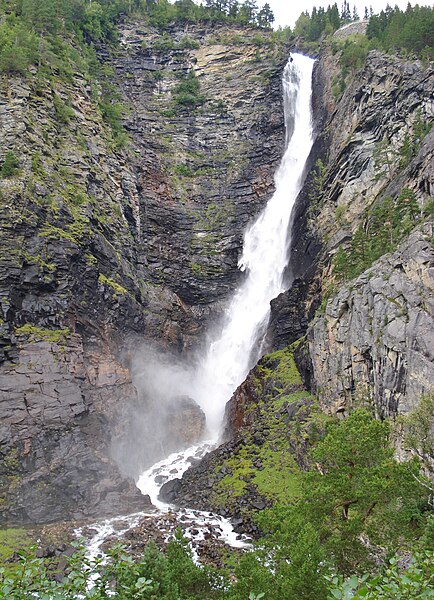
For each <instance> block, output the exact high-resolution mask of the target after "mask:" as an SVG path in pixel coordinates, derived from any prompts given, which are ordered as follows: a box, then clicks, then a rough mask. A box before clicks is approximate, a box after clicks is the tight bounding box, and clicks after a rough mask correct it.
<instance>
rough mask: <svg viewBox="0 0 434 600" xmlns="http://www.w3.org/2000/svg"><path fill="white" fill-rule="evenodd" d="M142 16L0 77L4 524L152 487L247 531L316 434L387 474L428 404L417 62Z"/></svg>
mask: <svg viewBox="0 0 434 600" xmlns="http://www.w3.org/2000/svg"><path fill="white" fill-rule="evenodd" d="M162 4H164V3H162ZM175 4H177V3H175ZM160 9H161V7H160ZM8 10H9V9H8ZM155 10H157V9H155ZM161 10H162V9H161ZM150 14H151V13H149V11H145V12H140V10H137V12H134V11H132V12H131V13H130V12H129V11H128V10H125V11H124V12H121V13H120V15H118V16H117V17H116V19H114V20H113V23H112V24H111V25H110V27H112V33H110V35H108V34H107V35H106V36H105V37H104V36H102V37H100V38H99V39H96V38H95V39H94V40H92V41H91V42H89V40H91V37H86V36H89V35H90V34H89V32H88V30H85V34H84V37H83V40H84V42H83V44H84V45H82V46H80V44H81V42H80V43H79V42H76V41H75V38H74V37H73V35H72V34H70V33H68V34H65V33H64V32H63V33H62V35H63V36H64V37H65V40H66V41H65V44H66V45H65V48H70V49H69V50H68V51H66V50H65V49H64V51H62V52H64V54H63V55H62V56H67V58H66V59H64V58H62V59H60V58H59V60H58V61H57V62H55V63H50V61H51V60H52V58H51V57H52V54H50V53H47V56H45V55H44V57H43V59H41V60H39V62H38V61H35V62H34V63H32V64H30V65H29V66H28V68H27V69H26V71H25V73H23V72H19V71H16V70H13V69H12V70H10V71H8V70H2V72H1V75H0V88H1V93H2V102H1V103H0V119H1V127H0V141H1V145H0V148H1V149H0V163H1V165H2V167H1V170H2V176H1V178H0V202H1V206H2V210H1V214H0V221H1V248H0V252H1V254H0V281H1V284H0V288H1V293H0V307H1V312H0V361H1V364H0V417H1V423H0V454H1V459H2V460H1V464H0V505H1V508H2V510H1V514H0V518H1V523H2V527H3V528H4V530H5V531H8V530H12V529H13V528H21V527H23V526H24V527H26V528H27V527H30V528H34V527H36V528H37V529H36V530H35V531H40V529H39V528H41V527H43V528H45V527H47V531H48V530H49V529H50V527H51V526H54V528H55V527H56V526H57V525H58V524H67V525H66V527H67V528H68V529H69V530H71V529H75V528H77V527H84V528H85V527H86V523H88V524H89V523H93V522H94V521H95V520H96V519H104V518H110V517H114V516H119V515H127V514H136V513H139V512H140V513H142V512H144V513H147V514H151V513H152V511H153V510H154V507H153V505H155V504H158V502H161V499H163V500H164V501H165V502H169V503H170V504H174V505H177V506H180V507H184V509H188V510H196V511H206V512H208V511H212V512H213V513H215V514H216V515H218V517H216V518H220V517H222V518H223V519H231V520H232V522H233V524H234V526H235V531H237V532H239V533H247V534H249V535H250V536H253V537H256V538H257V537H258V536H260V535H261V534H262V532H263V529H261V527H263V525H258V522H260V519H261V514H262V513H264V514H267V510H268V509H271V510H272V509H273V507H276V506H277V507H278V508H279V507H281V506H287V505H288V503H289V505H290V506H292V505H297V502H299V499H300V498H302V497H303V496H302V493H303V492H302V490H305V489H307V488H309V483H306V481H309V477H311V478H312V479H313V478H314V476H315V475H314V474H312V473H313V472H314V471H315V464H317V465H321V464H322V463H321V460H320V459H318V458H315V460H314V459H313V458H312V456H313V455H314V453H315V452H316V448H317V446H318V445H319V447H320V448H321V447H322V446H321V443H322V440H324V439H328V438H327V435H328V432H333V431H334V429H333V428H334V427H338V426H340V427H343V428H345V427H351V423H352V420H351V419H352V418H354V419H357V415H358V411H359V410H364V411H366V412H367V413H369V414H370V415H371V416H372V417H374V418H373V419H372V420H373V423H374V425H372V427H373V428H375V427H376V426H377V425H376V424H377V423H380V424H386V425H387V427H389V423H390V424H393V435H392V433H391V434H390V439H392V438H393V440H394V444H395V445H394V452H395V456H397V457H399V458H400V460H401V461H402V464H403V465H406V464H407V459H408V457H409V452H410V450H409V448H408V441H407V440H408V435H407V433H405V431H406V427H409V425H407V423H411V422H412V421H411V419H414V418H416V417H414V415H415V414H416V415H418V414H420V407H421V406H422V408H423V407H424V406H428V404H424V402H425V403H426V402H429V398H432V391H433V384H434V362H433V361H434V356H433V350H432V348H433V344H432V336H433V331H434V323H433V302H432V299H433V291H434V281H433V273H434V270H433V269H434V250H433V246H432V196H433V181H434V172H433V164H434V163H433V145H434V132H433V130H432V122H433V117H434V112H433V105H432V89H433V87H434V85H433V84H434V72H433V68H432V60H431V59H430V58H429V57H428V58H426V57H425V56H423V57H422V56H416V54H411V52H408V53H407V54H406V53H405V52H401V53H399V52H389V53H386V52H384V51H383V50H382V49H379V48H378V47H373V46H371V47H369V48H368V46H367V44H368V42H366V39H367V38H366V36H365V35H364V34H363V33H360V31H361V30H365V29H366V23H365V24H364V25H363V24H362V25H360V24H357V32H356V33H353V32H352V29H351V26H347V27H346V29H345V30H344V31H342V30H338V32H337V33H336V35H333V34H327V36H325V37H324V39H322V41H321V43H318V44H312V43H311V42H309V41H308V40H307V39H304V38H302V37H300V36H299V37H295V36H294V35H292V34H290V33H289V34H288V33H285V32H272V31H271V30H269V29H267V28H261V27H256V26H253V25H252V24H250V25H249V24H247V25H246V24H240V23H238V22H230V21H227V20H225V19H223V20H219V19H215V20H212V19H209V20H207V19H202V18H201V19H197V20H193V19H192V20H189V18H184V17H182V18H180V19H171V20H170V19H169V20H168V21H167V22H164V23H160V22H157V21H156V17H155V16H154V17H152V14H151V16H149V15H150ZM17 18H21V16H20V15H18V17H17ZM153 19H154V20H153ZM359 30H360V31H359ZM113 32H114V33H113ZM38 35H39V34H38ZM41 35H45V33H43V34H41ZM47 35H48V34H47ZM62 35H60V36H59V38H62ZM74 35H75V34H74ZM110 36H112V38H110ZM353 36H355V37H353ZM358 36H360V37H358ZM16 39H18V38H16ZM47 39H48V38H47ZM77 39H78V38H77ZM59 43H60V42H59ZM41 47H42V46H41ZM2 48H3V47H1V48H0V57H1V56H3V55H1V52H3V50H2ZM90 49H92V50H90ZM353 52H354V55H356V54H357V52H360V53H361V55H360V56H361V58H360V57H358V55H357V57H356V58H354V57H353V54H352V53H353ZM303 55H304V56H303ZM288 56H290V62H287V61H288ZM308 56H312V57H315V61H314V59H313V58H308ZM63 60H64V61H65V62H62V61H63ZM44 61H47V62H44ZM285 65H286V66H285ZM282 73H283V79H282ZM311 81H312V92H310V91H309V89H308V88H309V86H310V82H311ZM310 93H311V94H312V96H310ZM282 97H283V98H284V101H283V103H282ZM310 107H311V112H310V110H309V108H310ZM291 111H294V113H292V112H291ZM282 157H283V158H282ZM14 165H15V166H14ZM427 398H428V400H426V399H427ZM427 410H428V409H427ZM418 411H419V413H418ZM428 412H429V411H428ZM347 422H348V423H349V424H348V425H346V424H345V423H347ZM431 423H432V421H431ZM386 425H385V426H386ZM378 427H380V425H378ZM390 427H392V425H390ZM399 428H401V429H399ZM428 431H429V429H428ZM377 433H378V432H377ZM219 435H220V437H219ZM381 435H382V434H381ZM381 435H380V433H378V439H380V438H381ZM406 436H407V437H406ZM428 438H429V436H428ZM361 439H363V436H362V435H361ZM381 439H382V438H381ZM388 439H389V438H388ZM203 440H206V441H205V442H203ZM217 441H218V443H217ZM202 442H203V443H204V448H205V450H206V453H204V452H201V451H200V450H199V455H200V460H199V455H198V454H197V450H196V448H197V446H198V445H199V446H200V444H201V443H202ZM190 447H194V448H195V450H193V451H191V452H189V448H190ZM411 448H412V450H411V451H412V452H414V453H415V454H418V453H419V454H420V455H421V456H423V460H422V463H423V469H424V470H423V476H424V477H425V476H430V474H431V475H432V472H431V471H430V469H431V468H432V457H431V456H430V450H429V449H428V451H426V450H423V451H422V450H421V449H420V447H417V448H416V450H415V449H414V448H413V447H411ZM424 448H425V447H424ZM177 451H179V453H183V460H182V467H181V466H179V464H178V465H170V464H169V465H162V464H161V463H160V461H162V459H164V458H165V457H167V456H169V455H170V456H174V457H175V458H176V456H175V454H174V453H176V452H177ZM204 454H206V455H204ZM377 454H378V456H380V455H381V452H378V453H377ZM184 459H185V460H184ZM390 460H392V459H390ZM315 461H316V462H315ZM430 461H431V462H430ZM169 462H170V461H169ZM154 464H158V465H159V466H158V470H154V469H153V465H154ZM187 467H188V468H187ZM319 468H320V467H319ZM153 471H154V472H153ZM325 472H326V470H324V473H325ZM141 475H142V477H140V476H141ZM156 477H157V478H158V481H156ZM418 477H419V476H418ZM137 481H138V482H139V483H138V485H139V488H140V490H141V491H142V492H143V494H142V493H141V492H140V491H139V489H137V487H136V482H137ZM147 486H151V487H147ZM161 486H162V489H161V498H160V500H156V498H155V495H156V493H157V492H158V491H159V488H160V487H161ZM410 487H411V486H409V488H408V489H410ZM320 488H321V486H320V485H319V487H318V489H320ZM365 488H366V486H365ZM309 489H310V488H309ZM393 489H395V488H393ZM151 491H152V494H151V493H150V492H151ZM148 493H150V496H152V498H151V497H149V496H147V494H148ZM418 493H419V492H418ZM410 496H411V494H410V492H409V497H410ZM397 497H399V498H401V497H400V496H398V495H397ZM388 501H389V499H387V500H384V506H388V504H387V503H388ZM417 502H419V504H418V506H419V507H420V506H422V505H423V506H424V507H425V504H423V502H425V503H426V500H423V501H422V500H418V501H417ZM417 502H416V501H415V503H416V504H417ZM360 503H362V500H361V501H360ZM323 504H324V505H325V504H326V503H323ZM404 504H405V502H403V505H404ZM378 505H381V502H378ZM395 508H396V507H395ZM366 510H367V511H368V513H369V514H368V515H367V516H366V520H368V516H369V517H370V516H371V513H370V512H369V510H370V509H369V505H368V506H367V508H366ZM372 510H373V509H372ZM397 510H398V509H397ZM418 510H419V509H418ZM421 510H422V509H421ZM423 511H425V512H423ZM427 511H428V509H426V508H423V510H422V512H423V515H425V514H426V513H427ZM373 512H375V511H374V510H373ZM391 512H393V510H392V511H391ZM258 515H259V517H258ZM305 517H306V515H305ZM309 518H310V517H309ZM309 518H308V517H306V518H305V521H306V522H307V523H310V521H309ZM423 518H425V516H424V517H423ZM258 519H259V521H258ZM422 520H423V519H422V517H420V522H422ZM325 521H326V519H325V520H324V522H325ZM222 522H223V521H222ZM225 522H226V521H225ZM294 522H295V521H294ZM156 523H158V522H157V521H156ZM312 523H315V520H313V521H312ZM340 526H341V524H339V527H340ZM137 527H138V528H139V529H137ZM140 527H142V525H137V526H136V530H137V531H139V530H140ZM153 527H154V529H153V531H154V533H155V536H156V537H158V536H157V533H156V530H157V529H158V527H159V525H158V524H157V525H154V526H153ZM164 527H165V526H164ZM164 527H163V525H161V528H162V531H163V529H164ZM188 528H189V531H190V530H191V529H194V526H193V525H191V526H190V525H189V526H188ZM188 528H187V526H185V531H187V529H188ZM316 528H317V530H318V531H320V530H321V528H320V526H317V527H316ZM265 529H266V528H265ZM391 529H393V528H391ZM84 530H85V529H83V531H84ZM137 531H136V533H134V532H133V533H131V536H132V537H131V538H130V539H131V540H133V541H132V542H131V544H132V545H134V543H137V544H138V545H140V543H141V542H139V541H137V539H138V538H140V535H142V533H143V530H140V532H141V533H140V532H139V533H137ZM414 532H416V525H414V530H413V535H414V537H415V538H418V536H419V533H417V534H416V533H414ZM158 535H159V538H163V537H164V535H163V534H162V533H161V532H160V533H159V534H158ZM303 535H304V534H303ZM306 535H307V534H306ZM363 535H365V534H364V533H363V534H361V538H363ZM134 536H138V537H136V538H134ZM296 537H297V536H296ZM325 537H326V536H325ZM344 537H345V536H343V538H344ZM151 538H152V535H151ZM302 538H303V536H301V535H300V539H302ZM125 539H128V536H127V537H126V538H125ZM303 539H304V538H303ZM134 540H135V541H134ZM375 543H378V545H379V547H383V546H382V544H383V545H384V543H385V542H384V540H381V542H375ZM210 545H212V542H211V543H210ZM141 547H143V543H142V546H141ZM327 548H328V549H330V548H332V545H330V546H327ZM219 552H220V551H219ZM217 554H218V553H217ZM223 554H224V551H223V550H222V551H221V555H223ZM221 555H220V554H219V557H218V558H217V559H216V561H217V563H219V564H220V562H221V561H222V560H223V559H222V558H221ZM336 556H337V554H336ZM321 560H322V559H321ZM321 560H320V559H319V562H321ZM336 560H338V559H336ZM219 561H220V562H219ZM321 564H322V563H321ZM339 568H341V567H339ZM345 569H347V571H345ZM341 572H342V573H351V571H350V570H349V568H347V566H345V567H342V570H341ZM240 581H241V579H240ZM255 590H256V588H255V589H254V588H253V587H252V588H249V589H248V590H245V591H244V592H243V593H244V596H242V597H248V595H249V593H250V592H254V591H255ZM259 591H260V590H259V588H258V593H259ZM276 593H277V592H276ZM245 594H247V595H245ZM210 597H211V596H210ZM217 597H218V596H217ZM222 597H223V596H222ZM234 597H235V596H234ZM240 597H241V596H240ZM292 597H294V598H295V597H296V596H294V595H293V596H291V598H292ZM300 597H302V596H300ZM324 597H325V596H324ZM237 598H238V597H237ZM273 598H274V596H273Z"/></svg>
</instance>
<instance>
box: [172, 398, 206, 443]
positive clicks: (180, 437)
mask: <svg viewBox="0 0 434 600" xmlns="http://www.w3.org/2000/svg"><path fill="white" fill-rule="evenodd" d="M170 404H171V410H170V413H169V415H168V416H167V419H166V431H167V432H168V436H169V439H171V440H172V442H173V444H174V446H175V447H178V448H179V447H180V446H181V447H182V446H186V447H188V446H192V445H193V444H195V443H196V442H198V441H199V440H200V439H202V438H203V435H204V433H205V428H206V417H205V413H204V412H203V410H202V409H201V408H200V406H199V405H198V404H197V403H196V402H195V401H194V400H193V399H192V398H189V397H188V396H178V397H175V398H173V400H172V401H171V403H170Z"/></svg>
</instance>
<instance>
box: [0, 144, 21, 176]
mask: <svg viewBox="0 0 434 600" xmlns="http://www.w3.org/2000/svg"><path fill="white" fill-rule="evenodd" d="M19 171H20V163H19V161H18V158H17V157H16V156H15V154H14V152H12V151H11V150H9V151H8V152H6V156H5V159H4V161H3V164H2V166H1V169H0V176H1V177H3V178H5V179H6V178H8V177H13V176H14V175H17V174H18V173H19Z"/></svg>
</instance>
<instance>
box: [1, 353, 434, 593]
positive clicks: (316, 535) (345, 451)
mask: <svg viewBox="0 0 434 600" xmlns="http://www.w3.org/2000/svg"><path fill="white" fill-rule="evenodd" d="M274 360H277V359H276V357H275V356H274ZM284 361H285V362H286V367H284V368H282V369H281V373H282V374H283V373H284V372H285V370H286V368H288V367H289V368H290V370H292V367H290V362H291V361H290V360H289V359H288V351H286V352H285V358H284ZM269 367H270V363H268V366H267V367H266V368H269ZM268 383H270V381H268ZM277 387H279V385H278V386H277ZM264 389H265V388H264ZM419 412H420V414H416V413H414V414H413V415H410V417H407V418H406V419H404V420H408V425H409V431H412V435H416V438H417V444H419V442H420V440H421V439H425V435H426V425H423V426H422V428H420V423H426V422H427V416H428V417H432V414H433V411H432V402H431V403H428V404H427V405H426V406H424V407H423V408H422V410H421V411H419ZM307 421H308V419H307V414H305V416H304V419H301V420H300V421H299V424H300V425H302V426H303V424H304V423H307ZM415 423H417V426H416V430H415ZM295 425H296V422H294V421H292V426H293V427H294V426H295ZM324 425H325V428H324ZM415 431H417V433H416V434H415ZM306 433H307V432H306V430H304V432H303V433H302V436H301V437H305V438H306ZM391 440H392V427H391V423H390V422H389V421H379V420H375V419H374V418H372V417H371V416H370V415H369V414H368V413H367V412H365V411H363V410H360V409H358V410H355V411H354V412H352V413H351V414H350V415H349V417H348V418H346V419H343V420H341V421H338V422H336V421H331V420H328V422H327V423H326V422H323V428H322V431H321V432H320V436H319V438H318V439H316V441H315V442H314V444H313V446H311V447H310V449H309V451H308V455H309V464H308V465H307V466H306V467H305V468H304V469H298V470H297V481H296V485H295V486H294V485H293V483H294V482H293V481H292V483H291V478H288V474H287V473H285V474H284V476H283V479H282V480H283V481H284V486H283V487H282V488H281V490H280V493H279V494H278V497H277V504H275V506H274V507H273V508H271V509H267V510H264V511H262V512H261V513H260V515H259V517H258V523H259V525H260V527H261V529H262V531H263V532H264V536H263V537H262V538H261V539H260V541H259V542H258V544H257V547H256V548H255V550H254V551H251V552H247V553H244V554H243V555H241V557H238V558H236V557H229V564H231V565H232V566H233V565H235V572H234V575H235V578H234V577H231V578H229V576H228V572H227V570H226V569H223V570H220V571H217V570H215V569H210V568H200V567H198V566H197V565H195V564H194V562H193V561H192V555H191V551H190V549H189V546H188V543H187V541H186V540H185V539H183V537H182V536H181V535H180V533H179V532H178V533H177V534H176V536H175V539H173V540H172V541H171V542H170V543H169V544H168V546H167V548H166V551H165V552H164V553H163V552H161V551H159V550H157V548H156V547H155V546H154V545H152V544H151V545H150V546H148V547H147V548H146V549H145V551H144V552H143V554H142V556H141V557H140V558H139V559H133V558H132V557H131V556H129V555H128V554H127V551H126V550H125V549H123V548H122V547H119V546H116V547H114V548H113V549H112V550H109V551H108V552H107V556H108V561H107V563H106V564H104V568H103V567H102V563H101V560H102V559H96V560H95V561H90V560H89V559H87V558H86V557H85V556H84V552H83V550H78V551H77V552H76V553H75V554H74V555H73V556H72V558H71V559H69V560H68V563H69V564H68V567H67V569H66V574H63V575H60V574H57V576H55V575H56V571H55V569H54V571H53V565H52V564H51V565H50V567H48V566H47V564H46V563H45V561H44V560H43V559H40V558H36V557H35V554H34V552H33V551H30V552H24V551H20V552H19V554H20V556H21V560H20V562H19V563H14V564H11V568H7V569H6V570H5V569H4V568H1V569H0V596H1V597H7V598H10V599H11V600H14V599H16V600H18V599H19V600H22V598H24V597H30V596H31V595H32V593H35V592H37V593H38V597H41V598H47V600H48V598H58V597H59V598H60V597H61V598H64V599H68V598H71V599H72V598H77V597H82V598H84V599H87V598H89V599H90V598H94V599H97V600H103V599H104V600H105V599H107V598H109V597H110V598H112V597H113V598H120V599H123V600H127V599H128V600H130V599H134V598H148V597H149V598H158V599H163V600H164V599H166V600H183V599H185V600H203V599H204V598H207V599H209V600H212V599H213V598H215V599H218V600H245V599H246V598H264V599H266V600H282V599H283V598H285V599H288V600H303V599H304V600H312V599H313V598H318V599H319V598H324V599H325V598H341V599H345V598H372V599H377V600H378V599H384V600H386V599H389V598H398V599H402V600H404V598H405V599H407V598H432V597H433V594H432V583H433V579H434V569H433V564H434V563H433V558H434V552H433V550H434V546H433V532H434V520H433V518H432V516H431V507H430V505H429V499H430V494H431V491H430V490H429V489H428V488H427V483H426V480H424V478H423V476H422V475H421V473H420V470H419V465H418V463H417V460H416V459H412V460H410V461H408V462H403V463H398V462H397V461H396V460H395V459H394V449H393V446H392V443H391ZM267 441H268V440H267ZM272 443H273V442H272V440H271V439H270V445H271V444H272ZM260 446H261V445H260ZM261 451H262V450H261ZM276 451H278V452H279V454H280V456H282V457H283V456H284V455H285V453H286V452H287V450H285V449H283V448H276ZM262 456H263V455H262ZM241 458H242V459H243V460H244V466H243V467H240V470H241V471H243V475H244V477H246V478H250V479H251V474H250V470H251V464H252V460H251V456H249V454H248V448H247V446H246V445H244V450H243V452H242V456H241ZM236 460H237V458H236V457H231V459H230V461H229V462H228V465H229V467H230V468H233V469H235V468H236V466H235V461H236ZM257 460H258V459H257V457H256V458H255V461H256V462H257ZM276 466H277V469H276V472H277V470H278V469H280V470H284V471H289V470H290V469H291V465H290V464H289V463H284V462H280V463H278V464H277V465H276ZM264 470H265V469H264ZM261 473H262V471H260V470H259V476H261ZM264 478H265V476H264ZM234 481H235V480H234ZM236 485H239V488H240V490H241V491H242V487H243V480H241V479H239V484H236ZM265 485H266V486H267V487H268V486H271V487H272V488H273V489H274V487H275V486H276V481H275V480H274V479H273V478H271V480H269V481H266V483H265ZM240 490H239V489H237V488H236V489H235V490H234V489H229V488H228V489H227V493H228V494H233V493H234V492H235V493H236V494H238V493H239V491H240ZM24 535H25V532H22V531H20V530H19V531H15V532H13V531H12V532H11V531H9V532H6V533H5V536H6V537H5V538H3V540H5V539H6V542H5V541H3V545H4V546H6V550H5V551H4V556H5V558H6V559H8V558H10V550H8V549H7V548H8V547H10V544H17V546H19V545H21V544H25V542H26V539H25V537H24V538H23V536H24ZM1 541H2V538H1V536H0V542H1ZM408 556H410V557H411V560H408V559H407V557H408ZM12 567H13V568H12ZM94 573H99V575H100V577H99V578H97V579H94V587H93V588H92V590H89V589H87V583H88V582H89V581H90V579H91V578H92V576H93V574H94Z"/></svg>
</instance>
